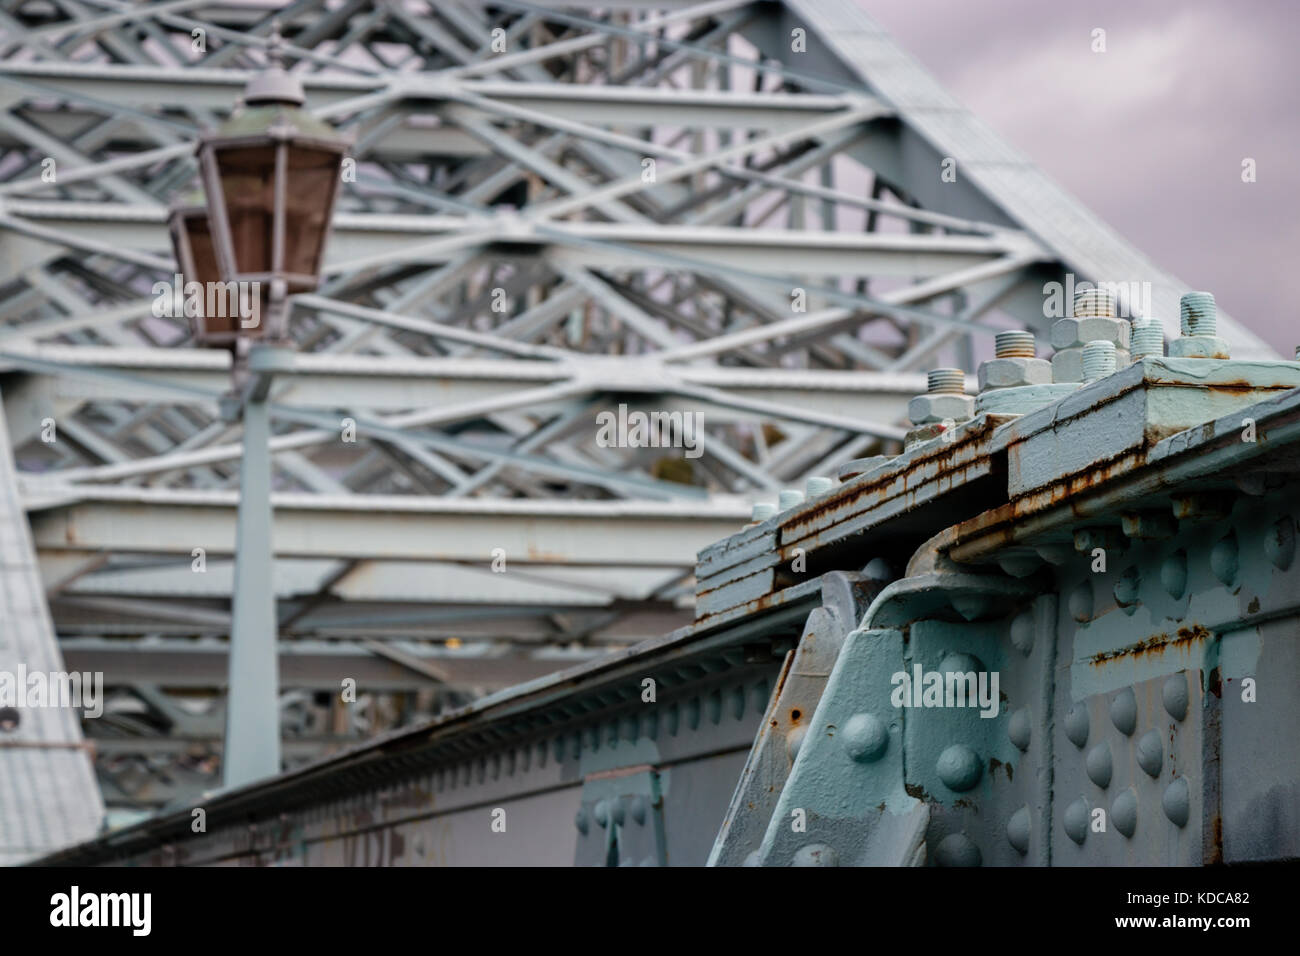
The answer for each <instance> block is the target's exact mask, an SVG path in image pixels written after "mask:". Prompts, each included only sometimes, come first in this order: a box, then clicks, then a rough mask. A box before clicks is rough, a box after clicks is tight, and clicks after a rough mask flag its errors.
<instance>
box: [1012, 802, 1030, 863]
mask: <svg viewBox="0 0 1300 956" xmlns="http://www.w3.org/2000/svg"><path fill="white" fill-rule="evenodd" d="M1030 822H1031V821H1030V818H1029V808H1028V807H1021V808H1020V809H1019V810H1017V811H1016V812H1015V813H1013V814H1011V819H1010V820H1008V821H1007V842H1008V843H1010V844H1011V846H1012V847H1013V848H1014V849H1015V851H1016V852H1017V853H1019V854H1020V855H1021V856H1024V855H1025V854H1026V853H1028V852H1029V825H1030Z"/></svg>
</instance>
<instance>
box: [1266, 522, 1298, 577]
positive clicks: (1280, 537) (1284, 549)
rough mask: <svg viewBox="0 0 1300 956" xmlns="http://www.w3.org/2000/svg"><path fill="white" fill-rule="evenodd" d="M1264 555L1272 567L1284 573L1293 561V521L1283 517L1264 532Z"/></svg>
mask: <svg viewBox="0 0 1300 956" xmlns="http://www.w3.org/2000/svg"><path fill="white" fill-rule="evenodd" d="M1264 554H1265V555H1266V556H1267V557H1268V559H1269V561H1271V562H1272V563H1273V567H1275V568H1277V569H1278V570H1279V571H1285V570H1286V569H1287V568H1289V567H1291V562H1292V561H1293V560H1294V559H1295V519H1294V518H1292V517H1291V516H1290V515H1283V516H1282V517H1281V518H1279V519H1278V520H1277V521H1275V522H1273V524H1272V525H1270V526H1269V528H1268V530H1267V531H1266V532H1264Z"/></svg>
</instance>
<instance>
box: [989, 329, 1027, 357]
mask: <svg viewBox="0 0 1300 956" xmlns="http://www.w3.org/2000/svg"><path fill="white" fill-rule="evenodd" d="M993 350H994V354H995V355H996V356H997V357H998V358H1034V357H1035V354H1036V353H1035V351H1034V333H1033V332H1022V331H1007V332H999V333H998V334H997V335H995V336H993Z"/></svg>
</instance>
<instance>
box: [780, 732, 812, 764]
mask: <svg viewBox="0 0 1300 956" xmlns="http://www.w3.org/2000/svg"><path fill="white" fill-rule="evenodd" d="M807 733H808V728H807V727H796V728H794V729H793V730H792V731H790V733H788V734H787V735H786V738H785V752H786V753H787V754H789V755H790V762H791V763H794V758H795V757H797V756H799V748H800V747H801V746H803V738H804V735H805V734H807Z"/></svg>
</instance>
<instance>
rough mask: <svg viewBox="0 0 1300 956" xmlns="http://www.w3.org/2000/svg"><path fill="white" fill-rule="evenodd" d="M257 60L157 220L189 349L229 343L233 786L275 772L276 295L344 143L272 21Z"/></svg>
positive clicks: (282, 300)
mask: <svg viewBox="0 0 1300 956" xmlns="http://www.w3.org/2000/svg"><path fill="white" fill-rule="evenodd" d="M267 53H268V60H269V64H270V65H269V67H268V69H266V70H264V71H263V72H261V73H259V74H257V75H256V76H254V77H253V78H252V79H251V80H250V81H249V83H248V86H247V87H246V89H245V91H244V99H243V105H242V106H241V107H239V108H237V109H236V110H235V112H234V114H233V115H232V116H231V117H230V119H229V120H228V121H227V122H226V123H225V124H224V125H223V126H222V127H221V128H220V129H218V130H217V131H216V132H214V133H208V134H205V135H204V136H202V137H201V138H200V140H199V145H198V150H197V153H198V159H199V175H200V178H201V180H202V182H203V187H204V192H205V194H206V197H207V206H206V208H204V207H202V206H197V205H193V204H189V205H179V206H176V207H174V208H173V209H172V211H171V217H170V221H169V224H170V228H171V235H172V243H173V246H174V248H175V252H176V259H177V262H178V263H179V264H180V267H181V270H182V273H183V274H184V276H185V279H186V284H187V286H188V284H189V283H190V282H197V283H199V286H200V288H201V289H202V290H203V291H204V295H203V306H202V307H201V308H200V309H199V310H198V312H199V314H198V315H197V316H195V329H194V333H195V336H194V337H195V340H196V341H197V342H198V343H199V344H200V345H205V346H216V347H222V348H232V349H233V351H234V364H233V388H232V390H231V393H230V394H229V395H228V396H227V397H225V398H224V399H223V401H222V411H223V415H225V416H226V417H227V418H228V419H229V420H232V421H233V420H237V419H239V418H242V419H243V459H242V461H241V462H240V469H239V517H238V522H237V526H236V532H235V575H234V581H233V591H232V601H231V605H232V606H231V627H230V678H229V688H228V692H227V700H226V739H225V747H224V753H223V757H222V766H223V782H224V784H225V786H226V787H235V786H240V785H242V784H245V783H248V782H250V781H253V780H257V779H261V778H263V777H267V776H272V775H274V774H277V773H279V772H280V716H279V691H280V688H279V660H278V657H277V650H276V637H277V623H276V615H275V590H274V584H273V580H272V568H273V564H274V559H273V552H272V544H271V520H272V516H271V452H270V437H271V429H270V417H269V413H268V409H267V401H266V400H267V395H268V392H269V390H270V384H271V377H272V376H273V374H274V373H275V372H276V371H277V370H281V371H282V370H285V369H287V368H291V367H292V364H293V361H292V356H293V353H292V350H291V347H290V346H291V339H290V338H289V334H288V316H289V308H288V302H287V296H289V295H292V294H294V293H297V292H309V291H311V290H313V289H315V288H316V286H317V284H318V282H319V281H320V269H321V259H322V255H323V252H324V249H325V243H326V240H327V239H328V238H329V231H330V222H331V217H332V214H333V210H334V201H335V198H336V197H337V195H338V189H339V182H340V179H341V176H340V168H341V166H342V163H343V157H344V155H345V154H346V153H347V151H348V147H349V143H348V141H347V139H345V138H344V137H342V136H340V135H339V134H338V133H337V132H336V131H335V130H334V129H333V127H331V126H330V125H328V124H327V123H323V122H321V121H320V120H318V119H316V118H315V117H314V116H312V115H311V114H310V113H308V112H306V111H305V110H303V108H302V106H303V103H304V97H303V92H302V86H301V85H300V84H299V82H298V80H297V78H296V77H294V76H291V75H290V74H289V73H288V72H286V71H285V69H284V65H283V41H282V40H281V39H280V34H279V30H278V29H276V30H275V31H274V32H273V34H272V37H271V41H270V44H269V45H268V47H267Z"/></svg>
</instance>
